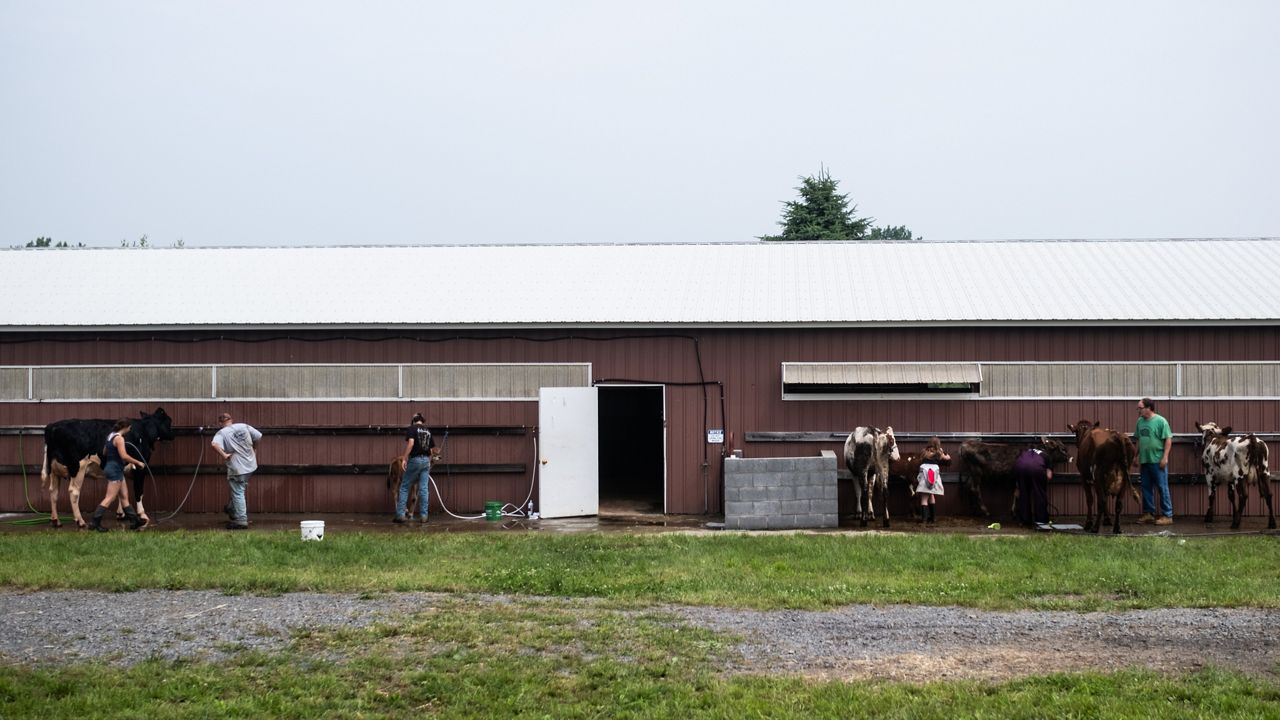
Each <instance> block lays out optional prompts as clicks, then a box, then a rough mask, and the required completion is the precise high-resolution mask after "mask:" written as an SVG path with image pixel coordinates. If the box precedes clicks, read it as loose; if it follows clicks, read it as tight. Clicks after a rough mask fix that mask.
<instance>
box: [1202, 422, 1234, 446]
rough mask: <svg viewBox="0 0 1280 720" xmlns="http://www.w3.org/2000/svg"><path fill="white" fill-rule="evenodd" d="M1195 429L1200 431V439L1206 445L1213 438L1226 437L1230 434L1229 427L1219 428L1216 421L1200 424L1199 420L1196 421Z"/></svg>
mask: <svg viewBox="0 0 1280 720" xmlns="http://www.w3.org/2000/svg"><path fill="white" fill-rule="evenodd" d="M1196 429H1197V430H1199V431H1200V433H1201V435H1202V436H1203V438H1202V439H1203V441H1204V443H1205V444H1206V445H1207V444H1209V443H1210V442H1211V441H1212V440H1213V439H1214V438H1217V437H1226V436H1228V435H1230V434H1231V428H1230V427H1224V428H1220V427H1218V424H1217V423H1212V422H1207V423H1204V424H1201V423H1200V421H1199V420H1197V421H1196Z"/></svg>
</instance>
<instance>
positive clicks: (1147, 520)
mask: <svg viewBox="0 0 1280 720" xmlns="http://www.w3.org/2000/svg"><path fill="white" fill-rule="evenodd" d="M1138 522H1140V523H1142V524H1144V525H1145V524H1147V523H1151V522H1155V518H1154V517H1152V516H1151V513H1143V514H1142V517H1140V518H1138Z"/></svg>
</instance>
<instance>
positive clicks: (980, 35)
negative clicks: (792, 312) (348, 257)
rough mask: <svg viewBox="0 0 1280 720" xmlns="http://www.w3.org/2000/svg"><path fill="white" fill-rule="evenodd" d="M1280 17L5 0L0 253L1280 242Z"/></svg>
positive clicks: (1222, 9)
mask: <svg viewBox="0 0 1280 720" xmlns="http://www.w3.org/2000/svg"><path fill="white" fill-rule="evenodd" d="M1278 28H1280V3H1277V2H1271V1H1270V0H1258V1H1257V2H1245V1H1239V0H1236V1H1233V0H1217V1H1213V2H1210V1H1207V0H1206V1H1205V2H1179V1H1177V0H1159V1H1154V2H1122V1H1118V0H1106V1H1104V2H1085V1H1079V0H1072V1H1070V2H1044V1H1039V0H1038V1H1036V2H1026V1H1025V0H1009V1H1008V2H998V1H987V2H981V1H976V2H975V1H971V2H954V1H953V0H940V1H937V2H925V1H920V2H906V1H904V2H894V3H890V2H852V1H848V0H845V1H833V2H804V1H802V0H790V1H787V2H783V1H778V2H750V1H744V0H731V1H728V0H726V1H715V2H711V1H705V2H697V1H695V0H685V1H676V2H663V1H655V0H648V1H647V2H640V3H620V2H606V1H604V0H601V1H600V2H560V1H557V0H540V1H539V2H529V1H527V0H520V1H513V2H475V1H471V2H456V3H440V2H427V1H425V0H420V1H416V2H343V3H334V2H317V1H315V0H308V1H307V2H270V1H267V2H263V1H262V0H254V1H253V2H229V1H224V0H219V1H218V2H194V1H191V0H180V1H177V2H174V1H172V0H163V1H156V2H142V1H137V2H118V1H109V0H82V1H80V2H60V1H56V0H54V1H50V0H28V1H21V0H0V109H2V110H3V111H2V112H0V247H7V246H9V245H15V244H23V243H25V242H27V241H28V240H31V239H33V238H35V237H37V236H50V237H52V238H54V239H55V240H65V241H69V242H71V243H73V244H74V243H77V242H83V243H85V244H88V245H114V244H119V242H120V240H121V239H123V238H127V239H136V238H137V237H139V236H141V235H143V234H146V235H148V236H149V237H150V239H151V242H152V243H153V244H156V245H168V244H171V243H173V242H174V241H176V240H178V239H182V240H184V241H185V244H186V245H187V246H188V247H204V246H211V245H330V244H402V243H447V244H469V243H517V242H520V243H529V242H533V243H547V242H574V243H581V242H726V241H750V240H752V239H754V238H755V237H756V236H758V235H764V234H770V233H773V232H776V230H777V221H778V219H779V217H780V212H781V208H782V205H781V203H782V201H785V200H790V199H794V198H795V190H794V188H795V186H796V185H797V184H798V177H799V176H802V175H809V174H813V173H816V172H818V171H819V168H820V167H822V166H825V167H827V168H829V170H830V172H831V174H832V176H833V177H835V178H837V179H838V180H840V181H841V189H842V191H844V192H847V193H849V194H850V196H851V199H852V200H853V201H854V202H856V203H857V205H858V212H859V214H861V215H870V216H872V217H875V218H876V219H877V221H878V222H879V223H880V224H894V225H898V224H905V225H907V226H908V227H910V228H911V229H912V230H914V231H915V232H916V233H917V234H920V235H923V236H925V237H926V238H928V239H936V240H945V239H1005V238H1118V237H1129V238H1138V237H1246V236H1259V235H1267V236H1276V235H1280V191H1278V183H1277V168H1280V41H1278V40H1277V29H1278Z"/></svg>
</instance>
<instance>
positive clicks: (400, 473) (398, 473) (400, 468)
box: [387, 448, 440, 517]
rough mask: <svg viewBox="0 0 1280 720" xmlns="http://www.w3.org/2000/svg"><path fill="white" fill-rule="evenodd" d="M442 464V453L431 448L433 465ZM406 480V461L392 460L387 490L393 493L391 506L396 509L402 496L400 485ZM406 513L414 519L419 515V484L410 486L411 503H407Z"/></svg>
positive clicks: (388, 469)
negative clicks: (396, 504)
mask: <svg viewBox="0 0 1280 720" xmlns="http://www.w3.org/2000/svg"><path fill="white" fill-rule="evenodd" d="M438 462H440V452H439V449H437V448H431V464H432V465H435V464H436V463H438ZM403 480H404V460H403V459H402V458H401V457H400V456H399V455H397V456H395V457H393V458H391V462H390V463H389V464H388V465H387V490H389V491H390V492H391V505H392V506H393V507H394V506H395V503H396V498H398V497H399V496H400V483H401V482H402V481H403ZM405 512H406V513H408V517H414V516H416V515H417V513H418V484H417V483H414V484H413V485H410V486H409V502H407V503H405Z"/></svg>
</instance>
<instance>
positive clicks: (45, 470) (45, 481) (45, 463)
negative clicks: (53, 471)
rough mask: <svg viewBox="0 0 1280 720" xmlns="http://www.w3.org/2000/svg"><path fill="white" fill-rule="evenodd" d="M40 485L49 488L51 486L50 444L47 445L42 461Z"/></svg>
mask: <svg viewBox="0 0 1280 720" xmlns="http://www.w3.org/2000/svg"><path fill="white" fill-rule="evenodd" d="M40 485H41V486H44V487H48V485H49V444H48V443H45V445H44V453H43V456H42V457H41V459H40Z"/></svg>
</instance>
